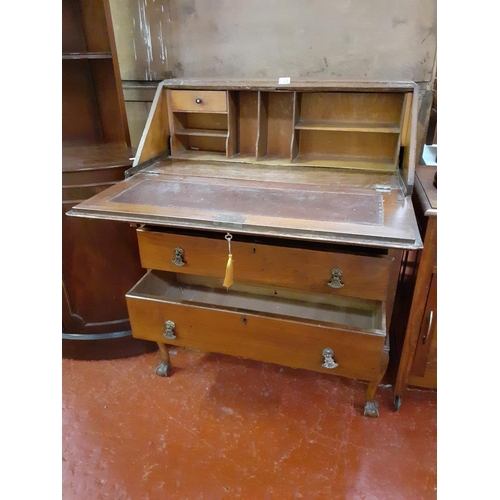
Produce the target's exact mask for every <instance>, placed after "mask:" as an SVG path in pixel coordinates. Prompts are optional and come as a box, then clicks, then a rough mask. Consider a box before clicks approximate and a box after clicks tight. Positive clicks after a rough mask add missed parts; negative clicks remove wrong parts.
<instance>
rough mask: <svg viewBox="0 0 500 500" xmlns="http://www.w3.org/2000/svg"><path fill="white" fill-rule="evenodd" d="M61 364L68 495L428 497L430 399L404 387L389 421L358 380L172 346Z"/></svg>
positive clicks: (85, 498)
mask: <svg viewBox="0 0 500 500" xmlns="http://www.w3.org/2000/svg"><path fill="white" fill-rule="evenodd" d="M171 358H172V364H173V374H172V376H171V377H169V378H162V377H158V376H156V375H155V374H154V370H155V367H156V365H157V363H158V361H159V354H158V353H157V352H151V353H147V354H142V355H139V356H135V357H131V358H125V359H116V360H105V361H81V360H73V359H63V360H62V381H63V390H62V402H63V413H62V423H63V429H62V433H63V434H62V436H63V438H62V448H63V449H62V452H63V465H62V479H63V485H62V491H63V498H64V499H67V500H97V499H112V500H122V499H123V500H124V499H127V500H128V499H130V500H163V499H172V500H177V499H179V500H197V499H208V500H218V499H248V500H260V499H262V500H268V499H269V500H286V499H307V500H310V499H322V500H323V499H327V500H333V499H346V500H349V499H355V500H358V499H370V500H414V499H415V500H417V499H435V498H436V497H437V494H436V487H437V470H436V469H437V456H436V455H437V449H436V448H437V446H436V434H437V429H436V428H437V415H436V414H437V397H436V393H435V392H433V391H424V390H416V389H414V390H410V391H408V393H407V394H406V395H405V397H404V398H403V402H402V405H401V408H400V410H399V412H397V413H396V412H394V411H393V396H392V389H391V387H388V386H385V387H384V386H382V387H380V388H379V390H378V393H377V400H378V401H379V404H380V418H378V419H370V418H366V417H363V415H362V412H363V405H364V392H365V389H366V383H364V382H359V381H355V380H349V379H343V378H340V377H333V376H328V375H324V374H320V373H315V372H309V371H305V370H294V369H291V368H283V367H280V366H276V365H271V364H265V363H260V362H255V361H248V360H243V359H239V358H231V357H229V356H224V355H216V354H203V353H201V352H197V351H191V350H185V349H178V348H175V349H171Z"/></svg>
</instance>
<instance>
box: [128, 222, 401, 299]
mask: <svg viewBox="0 0 500 500" xmlns="http://www.w3.org/2000/svg"><path fill="white" fill-rule="evenodd" d="M137 237H138V242H139V252H140V256H141V263H142V266H143V267H144V268H146V269H158V270H162V271H171V272H175V273H183V274H191V275H200V276H208V277H213V278H220V280H221V283H220V284H222V280H223V278H224V273H225V269H226V263H227V255H228V244H227V241H226V240H225V239H224V238H223V236H220V237H219V238H205V237H198V236H188V235H182V234H175V233H168V232H161V231H154V230H149V229H145V228H144V229H139V230H138V232H137ZM231 251H232V254H233V259H234V280H235V282H240V283H254V284H261V285H269V286H276V287H285V288H292V289H296V290H306V291H311V292H316V293H326V294H334V295H340V296H347V297H359V298H363V299H370V300H380V301H385V300H387V290H388V286H389V278H390V271H391V266H392V265H393V259H392V257H388V256H387V255H378V256H368V255H357V254H352V253H342V252H330V251H320V250H311V249H306V248H299V247H293V246H291V247H290V246H275V245H271V244H269V245H268V244H262V243H249V242H244V241H235V239H234V238H233V240H232V242H231ZM176 252H180V253H181V256H180V257H179V256H178V257H176Z"/></svg>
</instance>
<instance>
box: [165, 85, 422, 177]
mask: <svg viewBox="0 0 500 500" xmlns="http://www.w3.org/2000/svg"><path fill="white" fill-rule="evenodd" d="M164 83H165V85H164V87H162V89H161V91H160V92H162V93H164V94H165V96H164V100H165V102H166V103H167V108H168V109H169V121H170V126H169V129H170V130H169V131H167V134H168V137H167V138H166V139H168V141H169V145H170V150H171V156H172V158H176V159H197V158H198V159H200V160H203V161H207V160H215V161H235V162H241V163H244V162H249V163H262V164H268V165H297V166H311V165H312V166H321V167H334V168H348V169H351V168H355V169H362V170H376V171H394V170H398V169H400V168H403V169H404V170H406V171H407V172H409V171H411V168H409V161H410V158H409V155H408V151H405V148H406V149H408V147H409V145H410V137H409V131H410V130H411V127H412V124H411V123H410V120H411V118H412V112H411V108H412V106H413V105H414V98H413V97H414V96H413V92H412V91H410V92H408V90H411V89H408V88H407V89H405V90H407V91H406V92H402V89H401V88H394V89H390V90H388V89H387V88H385V89H383V88H382V87H380V88H376V87H375V88H364V89H363V90H362V91H360V90H358V89H355V90H352V89H350V88H349V87H346V88H339V89H336V90H335V91H319V92H318V91H316V92H315V91H311V90H309V89H304V90H302V89H300V90H296V89H295V90H288V89H283V90H282V89H276V88H273V89H267V88H256V89H253V90H250V89H244V90H234V89H228V90H221V89H220V88H217V89H213V90H212V89H211V88H209V90H207V89H206V88H205V89H200V91H199V93H197V92H198V91H197V90H188V91H186V90H184V91H183V90H179V88H178V87H177V86H176V85H175V80H174V81H168V80H167V81H165V82H164ZM182 92H184V93H185V94H184V95H183V94H182ZM197 100H198V101H199V102H198V103H197ZM197 106H199V107H197ZM406 177H407V176H406ZM405 182H406V184H407V185H411V184H412V179H411V178H406V180H405Z"/></svg>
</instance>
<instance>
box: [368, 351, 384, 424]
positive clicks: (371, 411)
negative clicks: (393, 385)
mask: <svg viewBox="0 0 500 500" xmlns="http://www.w3.org/2000/svg"><path fill="white" fill-rule="evenodd" d="M388 364H389V351H388V350H386V349H384V352H383V353H382V359H381V362H380V372H379V376H378V378H377V380H375V381H374V382H370V383H369V384H368V389H367V390H366V403H365V411H364V416H365V417H372V418H376V417H378V416H379V413H378V403H377V402H376V401H375V393H376V392H377V389H378V386H379V385H380V382H382V379H383V378H384V375H385V372H386V370H387V365H388Z"/></svg>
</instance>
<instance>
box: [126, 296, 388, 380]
mask: <svg viewBox="0 0 500 500" xmlns="http://www.w3.org/2000/svg"><path fill="white" fill-rule="evenodd" d="M127 306H128V310H129V318H130V323H131V326H132V334H133V336H134V337H136V338H140V339H146V340H150V341H154V342H160V343H165V344H172V345H178V346H183V347H188V348H192V349H199V350H202V351H205V352H218V353H223V354H228V355H232V356H240V357H244V358H248V359H254V360H258V361H264V362H267V363H277V364H280V365H284V366H290V367H293V368H304V369H308V370H314V371H317V372H323V373H330V374H333V375H340V376H345V377H354V378H359V379H362V380H368V381H371V380H376V379H377V375H378V373H379V365H380V358H381V354H382V351H383V346H384V340H385V335H382V334H375V333H362V332H360V331H351V330H349V329H347V328H346V329H342V328H335V327H332V326H331V325H328V326H325V325H321V324H318V322H316V323H315V324H312V323H306V322H299V321H294V320H290V319H281V318H274V317H269V316H267V317H266V316H262V315H259V314H258V313H255V312H252V313H245V312H241V311H234V310H224V309H220V308H216V307H206V306H200V305H195V304H187V303H185V302H184V303H178V302H177V303H176V302H166V301H163V300H161V299H160V298H153V297H144V296H138V295H134V292H133V290H132V291H131V292H129V294H127ZM167 322H169V323H167ZM173 336H174V337H175V338H168V337H173ZM326 348H330V349H332V351H333V356H332V360H333V361H334V363H336V364H337V365H338V366H336V367H334V368H326V367H323V366H322V365H323V363H325V362H326V358H325V356H324V355H323V350H324V349H326Z"/></svg>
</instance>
